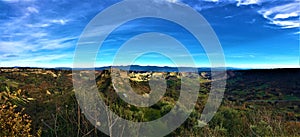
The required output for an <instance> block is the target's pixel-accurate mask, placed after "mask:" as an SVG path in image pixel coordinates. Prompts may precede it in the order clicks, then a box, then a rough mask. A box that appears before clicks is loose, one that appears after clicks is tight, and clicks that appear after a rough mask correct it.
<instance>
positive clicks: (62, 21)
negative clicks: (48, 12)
mask: <svg viewBox="0 0 300 137" xmlns="http://www.w3.org/2000/svg"><path fill="white" fill-rule="evenodd" d="M51 22H52V23H57V24H61V25H65V24H66V23H67V22H69V21H68V20H65V19H55V20H51Z"/></svg>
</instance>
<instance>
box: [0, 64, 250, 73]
mask: <svg viewBox="0 0 300 137" xmlns="http://www.w3.org/2000/svg"><path fill="white" fill-rule="evenodd" d="M0 68H1V69H12V68H19V69H55V70H98V71H101V70H107V69H110V68H118V69H121V70H126V71H144V72H150V71H152V72H179V70H180V71H183V72H191V71H195V69H196V70H198V71H211V69H212V68H209V67H203V68H193V67H178V68H177V67H170V66H140V65H127V66H104V67H95V68H70V67H56V68H39V67H19V66H15V67H0ZM213 70H215V71H217V70H223V69H221V68H213ZM226 70H245V69H240V68H233V67H226Z"/></svg>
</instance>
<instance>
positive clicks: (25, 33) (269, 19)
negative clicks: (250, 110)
mask: <svg viewBox="0 0 300 137" xmlns="http://www.w3.org/2000/svg"><path fill="white" fill-rule="evenodd" d="M156 1H159V0H156ZM117 2H119V1H117V0H80V1H78V0H43V1H41V0H0V66H1V67H11V66H31V67H72V63H73V56H74V51H75V48H76V43H77V41H78V38H79V37H80V35H81V33H82V31H83V30H84V28H85V26H86V25H87V24H88V23H89V21H90V20H91V19H92V18H93V17H95V16H96V15H97V14H98V13H99V12H101V11H102V10H103V9H105V8H107V7H109V6H111V5H113V4H115V3H117ZM167 2H170V3H181V4H186V5H189V6H191V7H192V8H193V9H195V10H197V11H198V12H199V13H201V14H202V15H203V16H204V17H205V18H206V20H207V21H208V22H209V23H210V24H211V26H212V28H213V29H214V31H215V32H216V34H217V36H218V38H219V40H220V43H221V45H222V48H223V50H224V53H225V59H226V60H225V61H226V66H228V67H239V68H279V67H294V68H295V67H296V68H299V67H300V66H299V39H300V38H299V35H300V30H299V28H300V21H299V15H300V6H299V3H300V1H299V0H167ZM153 30H155V31H160V32H163V33H166V34H174V35H173V36H174V37H177V38H178V39H180V40H181V41H183V43H184V45H185V46H186V48H187V49H188V50H189V52H190V53H191V55H192V56H193V58H194V59H195V61H196V63H197V65H198V66H199V67H209V66H210V64H209V62H208V60H207V57H206V55H205V52H204V51H203V50H202V49H201V48H199V46H198V45H197V43H196V42H194V40H193V39H192V37H190V36H189V35H188V32H186V31H185V30H184V29H182V28H181V27H180V26H178V25H176V24H172V23H170V22H167V21H164V20H159V19H151V18H145V19H139V20H133V21H130V22H128V23H126V24H124V25H122V26H120V27H119V28H118V29H117V30H115V31H114V32H113V33H112V34H111V35H110V37H109V38H108V39H107V41H106V42H104V44H103V46H102V48H101V51H102V52H101V55H100V54H99V55H98V57H97V62H96V66H106V65H110V64H111V60H112V59H113V57H114V55H115V52H116V51H117V50H118V48H120V45H119V44H120V43H122V42H125V41H126V40H128V39H126V38H129V37H130V36H132V35H134V34H136V33H141V32H147V31H153ZM118 43H119V44H118ZM136 43H138V42H136ZM145 43H146V44H145ZM151 44H153V43H152V42H151V41H149V42H144V44H140V45H138V46H140V47H147V46H152V45H151ZM168 46H170V47H167V48H166V49H165V50H168V49H171V48H172V47H171V46H172V45H168ZM177 52H178V53H177ZM128 54H134V49H132V50H129V51H128ZM174 54H179V51H174ZM135 64H140V65H159V66H164V65H169V66H172V61H171V60H169V59H167V58H166V57H164V56H162V55H159V54H155V53H148V54H145V55H144V56H140V57H139V58H138V59H137V60H136V61H135ZM182 64H184V61H182Z"/></svg>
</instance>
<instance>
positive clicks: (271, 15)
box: [258, 0, 300, 28]
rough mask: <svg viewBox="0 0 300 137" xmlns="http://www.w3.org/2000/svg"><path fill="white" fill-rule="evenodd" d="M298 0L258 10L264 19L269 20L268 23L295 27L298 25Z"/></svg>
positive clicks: (299, 10)
mask: <svg viewBox="0 0 300 137" xmlns="http://www.w3.org/2000/svg"><path fill="white" fill-rule="evenodd" d="M299 2H300V1H299V0H295V1H292V2H290V1H287V2H286V3H284V4H281V5H277V6H275V7H270V8H263V9H261V10H259V11H258V13H260V14H261V15H262V16H263V17H264V18H265V19H267V20H269V23H270V24H274V25H277V26H280V27H282V28H297V27H300V21H299V15H300V6H299Z"/></svg>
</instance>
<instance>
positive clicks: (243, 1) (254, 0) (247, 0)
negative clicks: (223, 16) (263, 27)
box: [236, 0, 261, 6]
mask: <svg viewBox="0 0 300 137" xmlns="http://www.w3.org/2000/svg"><path fill="white" fill-rule="evenodd" d="M236 1H237V4H236V5H237V6H241V5H253V4H260V2H261V1H260V0H236Z"/></svg>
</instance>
